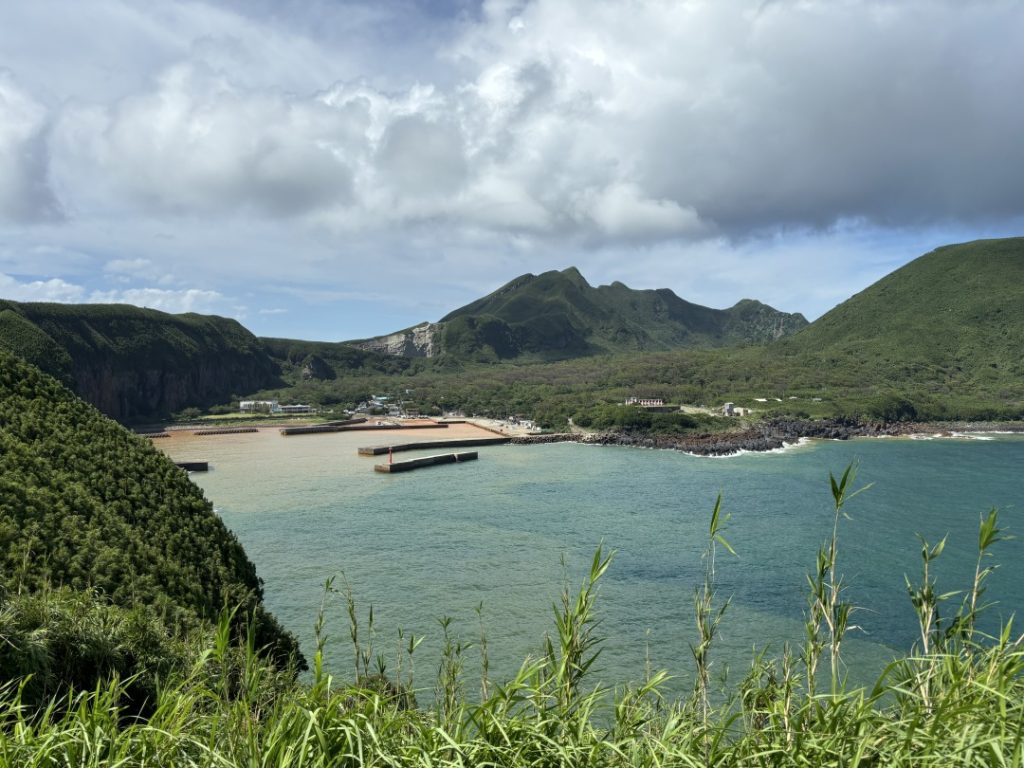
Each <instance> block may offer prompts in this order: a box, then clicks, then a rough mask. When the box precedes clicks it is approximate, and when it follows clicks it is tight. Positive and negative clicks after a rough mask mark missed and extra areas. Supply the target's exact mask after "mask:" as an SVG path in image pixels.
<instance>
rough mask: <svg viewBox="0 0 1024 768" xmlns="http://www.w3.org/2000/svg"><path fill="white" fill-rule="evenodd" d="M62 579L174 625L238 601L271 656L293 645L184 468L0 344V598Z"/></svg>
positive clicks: (245, 559)
mask: <svg viewBox="0 0 1024 768" xmlns="http://www.w3.org/2000/svg"><path fill="white" fill-rule="evenodd" d="M62 586H66V587H70V588H72V589H74V590H78V591H82V590H86V591H96V592H97V593H99V594H101V595H102V596H104V597H105V598H106V599H109V600H110V601H111V602H112V603H114V604H116V605H120V606H124V607H130V606H133V605H145V606H150V607H151V608H154V609H155V610H156V611H157V612H158V613H159V614H161V615H162V616H163V617H164V619H165V621H166V622H167V623H168V625H169V626H172V627H177V628H180V629H187V628H189V627H191V626H195V625H197V623H201V622H203V621H210V620H215V619H216V617H217V616H218V614H219V612H220V611H221V609H222V608H223V607H224V606H225V605H229V606H236V605H240V606H245V607H247V608H248V610H251V611H254V612H255V614H256V621H257V627H258V631H259V638H258V639H259V645H260V646H261V647H262V646H270V647H271V648H272V650H273V652H274V653H275V655H276V656H277V657H279V658H281V659H282V660H283V659H285V658H287V657H288V656H290V655H291V654H292V653H296V652H297V645H296V642H295V640H294V638H293V637H292V636H291V635H289V634H288V633H286V632H285V631H283V630H282V629H281V628H280V627H279V625H278V624H277V622H276V620H275V619H274V618H273V616H271V615H270V614H268V613H267V612H266V611H265V610H264V609H263V607H262V585H261V582H260V580H259V578H258V577H257V576H256V571H255V568H254V566H253V564H252V563H251V562H250V561H249V559H248V557H247V556H246V554H245V551H244V550H243V549H242V546H241V545H240V544H239V542H238V540H237V539H236V538H235V536H234V535H233V534H232V533H231V532H230V531H228V530H227V528H226V527H225V526H224V523H223V522H222V521H221V520H220V518H219V517H218V516H217V515H216V514H214V512H213V508H212V507H211V505H210V503H209V502H208V501H207V500H206V499H205V498H204V496H203V493H202V491H201V490H200V489H199V488H198V487H196V486H195V485H194V484H193V483H192V482H191V481H190V480H189V479H188V477H187V475H186V474H185V473H184V472H183V471H182V470H180V469H178V468H177V467H175V466H174V464H173V463H172V462H171V461H170V460H169V459H168V458H167V457H165V456H164V455H163V454H162V453H160V452H158V451H157V450H155V449H154V448H153V447H152V446H151V445H149V444H148V443H147V441H146V440H144V439H143V438H140V437H137V436H135V435H133V434H131V433H130V432H128V431H127V430H125V429H124V428H123V427H121V426H119V425H118V424H116V423H115V422H113V421H111V420H110V419H107V418H105V417H104V416H102V415H101V414H99V413H98V412H97V411H96V410H95V409H93V408H92V407H90V406H89V405H87V404H86V403H84V402H82V401H81V400H80V399H79V398H77V397H75V396H74V395H73V394H72V393H71V392H70V391H68V390H67V389H66V388H65V387H63V386H62V385H61V384H60V383H58V382H57V381H56V380H54V379H53V378H51V377H49V376H46V375H45V374H43V373H41V372H40V371H39V370H38V369H36V368H34V367H33V366H30V365H28V364H26V363H24V362H22V361H21V360H18V359H17V358H15V357H14V356H12V355H10V354H9V353H7V352H4V351H2V350H0V597H2V595H3V593H5V592H6V593H11V594H13V593H17V592H23V591H26V590H27V591H37V590H40V589H44V588H48V587H62Z"/></svg>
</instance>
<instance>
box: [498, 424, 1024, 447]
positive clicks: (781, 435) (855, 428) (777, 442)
mask: <svg viewBox="0 0 1024 768" xmlns="http://www.w3.org/2000/svg"><path fill="white" fill-rule="evenodd" d="M993 430H999V431H1007V432H1021V433H1024V424H1022V423H1019V422H1017V423H1011V424H1005V423H993V422H969V423H968V422H943V423H915V422H862V421H857V420H855V419H820V420H811V419H771V420H768V421H764V422H761V423H760V424H756V425H753V426H751V427H749V428H747V429H745V430H742V431H737V432H722V433H715V434H703V435H686V436H677V435H642V434H634V433H628V432H603V433H590V434H571V433H562V434H548V435H528V436H522V437H514V438H512V440H511V442H512V443H513V444H518V445H531V444H537V443H562V442H575V443H586V444H591V445H623V446H630V447H634V448H663V449H670V450H676V451H684V452H685V453H690V454H693V455H695V456H729V455H731V454H734V453H739V452H740V451H753V452H763V451H774V450H778V449H780V448H783V447H785V446H786V445H793V444H794V443H796V442H798V441H799V440H800V439H801V438H819V439H825V440H848V439H849V438H851V437H901V436H904V437H905V436H909V435H919V434H927V435H933V434H938V435H944V436H952V435H953V434H954V433H960V432H985V431H993Z"/></svg>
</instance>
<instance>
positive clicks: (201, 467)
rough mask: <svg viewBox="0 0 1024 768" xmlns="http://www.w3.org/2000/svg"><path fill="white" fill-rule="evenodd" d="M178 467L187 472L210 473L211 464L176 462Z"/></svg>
mask: <svg viewBox="0 0 1024 768" xmlns="http://www.w3.org/2000/svg"><path fill="white" fill-rule="evenodd" d="M174 463H175V465H176V466H178V467H181V468H182V469H184V470H185V471H186V472H209V471H210V462H208V461H176V462H174Z"/></svg>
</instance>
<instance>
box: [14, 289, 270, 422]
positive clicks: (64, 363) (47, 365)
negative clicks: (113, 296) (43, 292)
mask: <svg viewBox="0 0 1024 768" xmlns="http://www.w3.org/2000/svg"><path fill="white" fill-rule="evenodd" d="M0 347H4V348H6V349H8V350H10V351H11V352H14V353H15V354H17V355H19V356H21V357H23V358H24V359H26V360H27V361H28V362H30V363H32V364H34V365H37V366H39V367H40V368H41V369H43V370H44V371H46V372H47V373H50V374H52V375H54V376H56V377H57V378H59V379H61V380H62V381H63V382H65V383H66V384H68V385H70V386H71V387H72V388H73V389H74V390H75V392H76V393H77V394H78V395H79V396H80V397H81V398H82V399H83V400H85V401H87V402H89V403H91V404H92V405H94V406H96V407H97V408H98V409H99V410H100V411H102V412H103V413H105V414H106V415H108V416H110V417H112V418H114V419H117V420H118V421H121V422H124V423H131V422H137V421H142V420H147V419H154V418H160V417H163V416H167V415H169V414H171V413H173V412H175V411H177V410H180V409H181V408H184V407H186V406H192V405H195V406H205V405H211V404H214V403H219V402H225V401H227V400H230V399H231V398H232V396H234V395H237V394H239V393H247V392H253V391H256V390H259V389H263V388H266V387H270V386H275V385H276V384H277V365H276V364H275V363H274V361H273V360H271V358H270V357H269V355H268V354H267V352H266V350H265V349H264V348H263V345H262V344H261V343H260V342H259V340H258V339H256V337H255V336H253V335H252V334H251V333H249V331H247V330H246V329H245V328H243V327H242V326H241V325H240V324H239V323H238V322H237V321H235V320H229V319H227V318H223V317H216V316H209V315H196V314H191V313H189V314H183V315H170V314H167V313H164V312H158V311H156V310H152V309H140V308H138V307H132V306H128V305H120V304H118V305H107V304H92V305H72V304H18V303H15V302H8V301H0Z"/></svg>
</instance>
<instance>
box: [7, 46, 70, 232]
mask: <svg viewBox="0 0 1024 768" xmlns="http://www.w3.org/2000/svg"><path fill="white" fill-rule="evenodd" d="M0 63H2V62H0ZM47 128H48V115H47V112H46V110H45V109H44V108H43V106H42V105H40V104H39V103H37V102H36V101H34V100H33V99H32V98H31V96H29V95H28V94H27V93H25V92H24V91H23V90H21V89H20V88H19V87H18V85H17V84H16V83H15V81H14V77H13V76H12V75H11V73H10V72H7V71H5V70H3V69H0V223H2V222H3V221H9V222H15V223H18V222H36V221H47V220H52V219H56V218H59V217H60V215H61V211H60V206H59V205H58V203H57V200H56V198H55V197H54V195H53V192H52V190H51V189H50V181H49V155H48V147H47V143H46V142H47V135H46V132H47Z"/></svg>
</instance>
